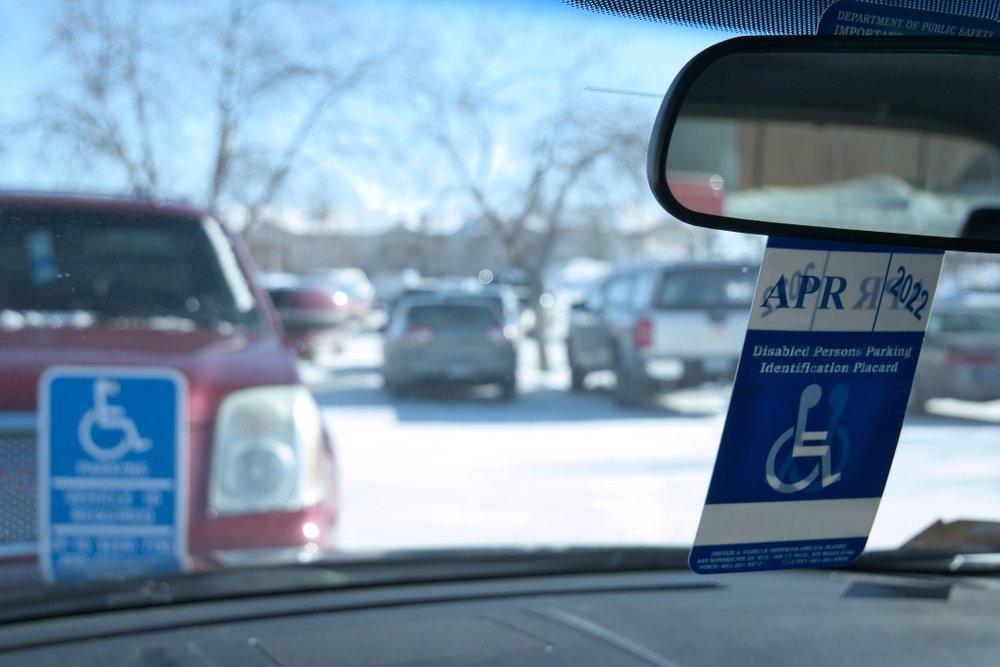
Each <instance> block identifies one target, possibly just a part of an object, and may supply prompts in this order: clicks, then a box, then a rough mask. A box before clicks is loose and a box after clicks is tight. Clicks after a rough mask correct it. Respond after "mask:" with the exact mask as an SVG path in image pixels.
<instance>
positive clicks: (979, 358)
mask: <svg viewBox="0 0 1000 667" xmlns="http://www.w3.org/2000/svg"><path fill="white" fill-rule="evenodd" d="M996 361H997V358H996V355H995V354H993V353H992V352H975V351H970V350H952V351H951V352H949V353H948V365H949V366H992V365H993V364H995V363H996Z"/></svg>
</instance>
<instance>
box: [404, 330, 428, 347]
mask: <svg viewBox="0 0 1000 667" xmlns="http://www.w3.org/2000/svg"><path fill="white" fill-rule="evenodd" d="M432 340H434V328H433V327H429V326H416V327H410V328H409V329H407V330H406V332H405V333H404V334H403V345H406V346H407V347H415V346H418V345H427V344H428V343H430V342H431V341H432Z"/></svg>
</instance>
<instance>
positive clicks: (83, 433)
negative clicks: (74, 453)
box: [77, 380, 153, 461]
mask: <svg viewBox="0 0 1000 667" xmlns="http://www.w3.org/2000/svg"><path fill="white" fill-rule="evenodd" d="M119 391H121V387H120V386H119V385H118V383H117V382H115V381H114V380H95V381H94V407H92V408H90V409H89V410H87V411H86V412H85V413H84V414H83V418H82V419H80V424H79V427H78V428H77V436H79V438H80V445H81V446H82V447H83V449H84V451H85V452H87V453H88V454H90V456H92V457H93V458H95V459H97V460H98V461H117V460H118V459H120V458H122V457H123V456H125V455H126V454H128V453H129V452H145V451H148V450H149V449H150V447H152V446H153V443H152V442H151V441H150V440H149V438H143V437H142V436H140V435H139V429H138V427H136V425H135V422H134V421H132V420H131V419H130V418H129V416H128V415H127V414H125V408H124V407H122V406H121V405H112V404H111V403H110V402H109V400H110V399H111V397H112V396H117V395H118V392H119ZM95 427H96V428H98V429H100V430H102V431H119V432H120V433H121V437H120V438H119V439H118V440H117V443H116V444H112V445H110V446H105V445H100V444H98V443H97V442H95V441H94V428H95Z"/></svg>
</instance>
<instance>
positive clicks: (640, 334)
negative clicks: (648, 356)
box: [635, 318, 653, 350]
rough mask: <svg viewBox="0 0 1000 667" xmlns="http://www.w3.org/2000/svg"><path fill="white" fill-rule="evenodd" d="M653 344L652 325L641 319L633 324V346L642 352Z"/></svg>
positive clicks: (646, 319)
mask: <svg viewBox="0 0 1000 667" xmlns="http://www.w3.org/2000/svg"><path fill="white" fill-rule="evenodd" d="M652 344H653V323H652V322H651V321H649V319H648V318H643V319H641V320H639V321H638V322H636V324H635V346H636V347H637V348H638V349H640V350H642V349H645V348H647V347H649V346H650V345H652Z"/></svg>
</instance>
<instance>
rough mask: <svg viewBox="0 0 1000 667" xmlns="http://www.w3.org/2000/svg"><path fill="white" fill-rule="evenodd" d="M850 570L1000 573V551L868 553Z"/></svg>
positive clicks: (894, 551)
mask: <svg viewBox="0 0 1000 667" xmlns="http://www.w3.org/2000/svg"><path fill="white" fill-rule="evenodd" d="M844 569H847V570H854V571H858V572H879V573H893V572H896V573H899V574H930V575H945V574H947V575H963V576H975V575H996V574H1000V553H997V552H988V553H960V552H956V551H948V550H926V551H924V550H909V549H896V550H890V551H872V552H865V553H863V554H861V556H860V557H859V558H858V559H857V560H856V561H854V562H853V563H852V564H851V565H849V566H847V567H846V568H844Z"/></svg>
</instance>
